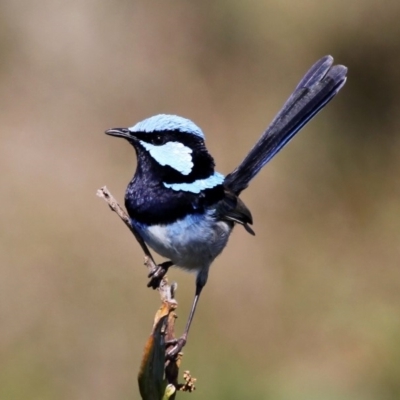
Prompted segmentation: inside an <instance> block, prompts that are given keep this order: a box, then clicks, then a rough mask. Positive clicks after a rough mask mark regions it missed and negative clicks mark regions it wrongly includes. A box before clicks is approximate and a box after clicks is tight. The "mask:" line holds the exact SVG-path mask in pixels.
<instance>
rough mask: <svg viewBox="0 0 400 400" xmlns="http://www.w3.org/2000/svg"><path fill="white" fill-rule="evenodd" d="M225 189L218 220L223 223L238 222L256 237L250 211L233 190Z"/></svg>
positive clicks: (217, 210)
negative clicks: (251, 226)
mask: <svg viewBox="0 0 400 400" xmlns="http://www.w3.org/2000/svg"><path fill="white" fill-rule="evenodd" d="M224 189H225V196H224V198H223V199H222V200H220V201H219V202H218V204H217V207H216V212H217V215H218V218H219V219H221V220H223V221H232V222H236V223H238V224H240V225H243V227H244V228H245V229H246V231H247V232H249V233H250V234H251V235H255V233H254V231H253V229H251V228H250V226H249V224H252V223H253V217H252V216H251V212H250V210H249V209H248V208H247V207H246V205H245V204H244V203H243V201H242V200H240V199H239V197H237V196H236V195H235V194H234V193H233V192H232V191H231V190H229V189H228V188H224Z"/></svg>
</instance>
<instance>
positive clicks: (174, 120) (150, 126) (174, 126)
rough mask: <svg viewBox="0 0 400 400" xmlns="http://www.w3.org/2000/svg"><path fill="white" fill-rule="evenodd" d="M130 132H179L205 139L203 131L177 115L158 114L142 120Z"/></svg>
mask: <svg viewBox="0 0 400 400" xmlns="http://www.w3.org/2000/svg"><path fill="white" fill-rule="evenodd" d="M129 130H130V131H131V132H148V133H151V132H162V131H179V132H182V133H191V134H192V135H196V136H199V137H201V138H202V139H205V137H204V133H203V131H202V130H201V129H200V128H199V127H198V126H197V125H196V124H195V123H194V122H192V121H191V120H190V119H187V118H183V117H178V116H177V115H168V114H159V115H154V116H153V117H150V118H147V119H144V120H143V121H140V122H138V123H137V124H136V125H134V126H132V127H131V128H129Z"/></svg>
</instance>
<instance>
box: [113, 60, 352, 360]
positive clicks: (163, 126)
mask: <svg viewBox="0 0 400 400" xmlns="http://www.w3.org/2000/svg"><path fill="white" fill-rule="evenodd" d="M346 73H347V68H346V67H344V66H342V65H335V66H333V58H332V57H331V56H326V57H323V58H322V59H320V60H319V61H317V62H316V63H315V64H314V65H313V66H312V67H311V69H310V70H309V71H308V72H307V73H306V75H305V76H304V77H303V79H302V80H301V81H300V83H299V84H298V85H297V87H296V89H295V90H294V92H293V93H292V95H291V96H290V97H289V99H288V100H287V101H286V103H285V104H284V106H283V108H282V109H281V111H280V112H279V113H278V115H277V116H276V117H275V119H274V120H273V121H272V123H271V124H270V126H269V127H268V128H267V130H266V131H265V132H264V133H263V134H262V136H261V137H260V139H259V140H258V142H257V143H256V144H255V146H254V147H253V148H252V149H251V150H250V152H249V154H248V155H247V156H246V157H245V159H244V160H243V161H242V163H241V164H240V165H239V166H238V167H237V168H236V169H235V170H234V171H233V172H231V173H230V174H228V175H227V176H226V177H224V176H223V175H222V174H220V173H219V172H216V171H215V170H214V165H215V164H214V159H213V158H212V157H211V155H210V154H209V153H208V151H207V149H206V147H205V144H204V139H205V138H204V134H203V132H202V130H201V129H200V128H199V127H198V126H197V125H195V124H194V123H193V122H192V121H190V120H188V119H185V118H182V117H178V116H176V115H165V114H161V115H156V116H153V117H150V118H148V119H145V120H143V121H141V122H139V123H137V124H136V125H134V126H132V127H131V128H114V129H109V130H107V131H106V134H108V135H111V136H117V137H122V138H124V139H126V140H128V142H129V143H130V144H131V145H132V146H133V147H134V149H135V151H136V155H137V160H138V162H137V169H136V172H135V175H134V177H133V179H132V180H131V181H130V183H129V185H128V187H127V189H126V194H125V206H126V209H127V211H128V214H129V216H130V218H131V222H132V224H133V225H134V226H135V228H136V229H137V230H138V232H139V233H140V235H141V236H142V238H143V239H144V241H145V242H146V243H147V244H148V245H149V246H150V247H151V248H152V249H154V250H155V251H156V252H157V253H159V254H160V255H161V256H163V257H165V258H167V259H169V260H170V261H168V262H165V263H163V264H161V265H160V267H159V270H158V271H157V272H156V273H155V277H153V278H158V279H160V277H162V275H163V274H165V272H166V270H167V269H168V267H170V266H171V265H175V266H177V267H180V268H183V269H186V270H188V271H191V272H195V273H196V293H195V298H194V301H193V305H192V309H191V312H190V315H189V318H188V322H187V325H186V328H185V331H184V333H183V335H182V337H181V338H180V339H178V340H177V341H176V342H175V343H174V347H172V349H171V350H169V352H168V353H167V354H168V356H169V357H173V356H175V355H176V354H177V353H178V352H179V351H180V350H181V349H182V347H183V346H184V345H185V344H186V340H187V335H188V331H189V328H190V324H191V321H192V318H193V315H194V312H195V309H196V305H197V302H198V299H199V296H200V292H201V290H202V288H203V287H204V285H205V284H206V282H207V277H208V271H209V268H210V265H211V263H212V262H213V261H214V259H215V258H216V257H217V256H218V255H219V254H220V253H221V251H222V250H223V249H224V247H225V246H226V244H227V242H228V238H229V235H230V234H231V232H232V229H233V227H234V225H235V224H240V225H242V226H243V227H244V228H245V229H246V230H247V231H248V232H249V233H251V234H254V232H253V231H252V229H251V227H250V226H249V225H251V224H252V216H251V213H250V211H249V210H248V208H247V207H246V206H245V205H244V203H243V202H242V201H241V200H240V199H239V197H238V196H239V195H240V193H241V192H242V190H244V189H246V188H247V186H248V184H249V182H250V181H251V179H253V178H254V176H255V175H256V174H257V173H258V172H259V171H260V170H261V168H262V167H263V166H264V165H265V164H266V163H267V162H268V161H269V160H271V158H272V157H273V156H274V155H275V154H277V153H278V151H279V150H281V149H282V147H283V146H284V145H286V144H287V143H288V142H289V140H290V139H292V137H293V136H294V135H295V134H296V133H297V132H298V131H299V130H300V129H301V128H302V127H303V126H304V125H305V124H306V123H307V122H308V121H309V120H310V119H311V118H312V117H313V116H314V115H315V114H316V113H317V112H318V111H319V110H321V109H322V108H323V107H324V106H325V105H326V104H327V103H328V102H329V101H330V100H332V98H333V97H334V96H335V95H336V94H337V93H338V92H339V90H340V89H341V88H342V87H343V85H344V84H345V82H346ZM156 281H157V280H156ZM151 285H155V283H154V281H153V282H152V283H151Z"/></svg>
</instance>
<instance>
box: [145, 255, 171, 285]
mask: <svg viewBox="0 0 400 400" xmlns="http://www.w3.org/2000/svg"><path fill="white" fill-rule="evenodd" d="M171 265H173V262H172V261H165V262H163V263H161V264H159V265H157V268H156V269H155V270H153V271H151V272H150V273H149V275H148V277H149V278H151V279H150V280H149V283H148V284H147V287H151V288H153V289H157V288H158V287H159V286H160V282H161V281H162V279H163V278H164V276H165V274H166V273H167V271H168V268H169V267H170V266H171Z"/></svg>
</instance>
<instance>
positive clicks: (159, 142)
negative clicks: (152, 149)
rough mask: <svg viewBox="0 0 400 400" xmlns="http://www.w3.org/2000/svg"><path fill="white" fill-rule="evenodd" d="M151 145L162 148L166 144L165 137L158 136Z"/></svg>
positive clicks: (152, 140)
mask: <svg viewBox="0 0 400 400" xmlns="http://www.w3.org/2000/svg"><path fill="white" fill-rule="evenodd" d="M151 143H152V144H154V145H156V146H161V145H162V144H164V143H165V136H163V135H156V136H154V137H153V138H152V139H151Z"/></svg>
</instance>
